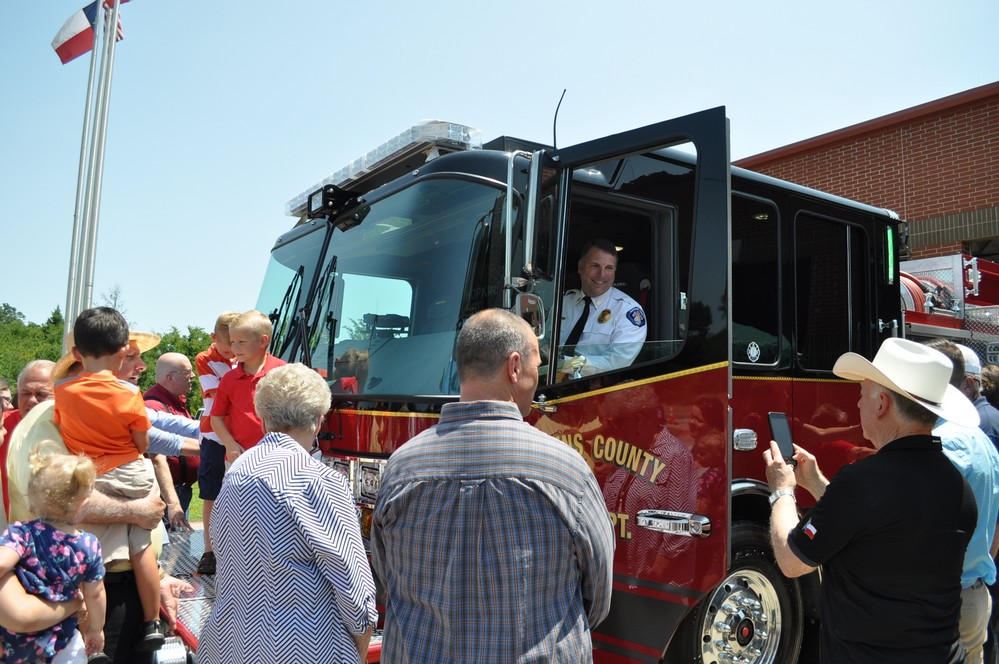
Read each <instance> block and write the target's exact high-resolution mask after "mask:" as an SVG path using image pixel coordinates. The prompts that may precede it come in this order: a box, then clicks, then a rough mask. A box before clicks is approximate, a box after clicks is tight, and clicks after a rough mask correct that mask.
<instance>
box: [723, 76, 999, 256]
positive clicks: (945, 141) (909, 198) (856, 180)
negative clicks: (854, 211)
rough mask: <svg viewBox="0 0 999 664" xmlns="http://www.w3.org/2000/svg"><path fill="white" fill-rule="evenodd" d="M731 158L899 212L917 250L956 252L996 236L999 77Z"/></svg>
mask: <svg viewBox="0 0 999 664" xmlns="http://www.w3.org/2000/svg"><path fill="white" fill-rule="evenodd" d="M736 165H739V166H744V167H746V168H750V169H752V170H755V171H759V172H761V173H766V174H768V175H772V176H775V177H778V178H781V179H784V180H789V181H791V182H796V183H798V184H802V185H805V186H808V187H813V188H815V189H820V190H823V191H827V192H829V193H832V194H837V195H839V196H844V197H846V198H851V199H854V200H858V201H861V202H864V203H868V204H870V205H874V206H877V207H885V208H889V209H891V210H894V211H896V212H898V213H899V215H900V216H901V217H902V219H905V220H907V221H909V222H910V238H911V245H912V248H913V256H914V257H926V256H934V255H944V254H946V253H955V252H956V251H960V250H961V246H962V245H961V242H962V241H963V240H972V239H981V238H989V237H995V236H999V83H994V84H991V85H988V86H983V87H982V88H976V89H975V90H972V91H968V92H967V93H961V94H959V95H954V96H953V97H948V98H945V99H943V100H938V101H937V102H930V103H929V104H924V105H923V106H919V107H916V108H914V109H909V110H907V111H901V112H899V113H896V114H893V115H891V116H886V117H885V118H881V119H878V120H872V121H870V122H867V123H863V124H860V125H856V126H855V127H850V128H847V129H844V130H840V131H838V132H833V133H831V134H827V135H825V136H823V137H817V138H815V139H810V140H808V141H802V142H801V143H798V144H795V145H792V146H788V147H787V148H780V149H777V150H774V151H772V152H769V153H764V154H762V155H758V156H756V157H749V158H747V159H744V160H741V161H738V162H736ZM921 220H925V223H924V225H923V228H922V229H921V228H920V223H919V222H920V221H921ZM937 252H941V253H937ZM917 253H918V256H917Z"/></svg>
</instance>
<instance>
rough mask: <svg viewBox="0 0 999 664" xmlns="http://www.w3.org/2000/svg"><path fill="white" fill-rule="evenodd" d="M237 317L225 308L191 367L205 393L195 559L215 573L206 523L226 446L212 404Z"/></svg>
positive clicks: (205, 571) (229, 353)
mask: <svg viewBox="0 0 999 664" xmlns="http://www.w3.org/2000/svg"><path fill="white" fill-rule="evenodd" d="M237 318H239V314H238V313H237V312H235V311H225V312H222V313H221V314H219V317H218V318H217V319H216V320H215V331H214V332H212V345H211V346H210V347H209V348H208V350H204V351H201V352H200V353H198V356H197V357H196V358H194V368H195V371H197V372H198V382H199V383H201V394H202V395H203V396H204V402H205V404H204V414H202V416H201V459H200V464H199V465H198V493H199V495H200V496H201V500H202V501H204V512H203V517H202V518H203V520H204V522H205V553H204V554H203V555H202V556H201V560H199V561H198V574H214V573H215V552H214V551H212V540H211V538H210V537H209V536H208V523H209V522H210V521H211V518H212V506H213V505H215V499H216V498H218V496H219V491H220V490H221V489H222V476H223V475H224V474H225V446H224V445H223V444H222V443H221V442H220V441H219V439H218V437H217V436H216V435H215V432H214V431H213V430H212V422H211V419H212V417H211V413H212V403H214V401H215V392H216V391H217V390H218V387H219V382H220V381H221V380H222V377H223V376H224V375H226V374H227V373H229V370H230V369H232V361H233V355H232V346H230V345H229V326H230V325H231V324H232V322H233V321H235V320H236V319H237Z"/></svg>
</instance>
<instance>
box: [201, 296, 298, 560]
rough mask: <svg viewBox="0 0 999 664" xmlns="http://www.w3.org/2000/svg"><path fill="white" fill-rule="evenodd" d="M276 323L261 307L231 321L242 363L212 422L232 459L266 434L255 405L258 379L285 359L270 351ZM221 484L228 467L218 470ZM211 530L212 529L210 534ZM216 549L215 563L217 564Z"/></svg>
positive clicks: (218, 399)
mask: <svg viewBox="0 0 999 664" xmlns="http://www.w3.org/2000/svg"><path fill="white" fill-rule="evenodd" d="M271 334H273V326H272V325H271V321H270V319H268V318H267V316H265V315H263V314H262V313H260V312H259V311H247V312H246V313H244V314H240V315H239V317H237V318H236V319H235V320H234V321H233V322H232V323H231V324H230V325H229V343H230V345H231V347H232V354H233V356H234V357H235V359H236V360H237V361H238V364H237V365H236V366H235V367H233V368H232V370H231V371H229V372H228V373H226V374H225V375H224V376H222V380H220V381H219V387H218V390H217V391H216V392H215V399H214V400H213V401H212V410H211V423H212V429H213V430H214V431H215V435H216V436H218V439H219V440H220V441H222V444H223V445H224V446H225V453H226V454H225V460H226V461H228V462H229V463H232V462H233V461H235V460H236V458H237V457H238V456H239V455H240V454H242V453H243V451H244V450H248V449H250V448H251V447H253V446H254V445H256V444H257V443H258V442H260V439H261V438H263V437H264V426H263V423H261V421H260V420H259V419H258V418H257V412H256V410H255V409H254V407H253V395H254V393H255V392H256V388H257V383H258V382H259V381H260V379H261V378H263V377H264V375H265V374H266V373H267V372H268V371H270V370H271V369H274V368H276V367H280V366H282V365H284V364H285V361H284V360H282V359H279V358H277V357H274V356H273V355H271V354H270V353H268V352H267V346H268V344H270V341H271ZM215 472H216V473H217V474H218V482H219V486H221V485H222V475H223V474H225V468H224V467H223V468H220V469H218V470H216V471H215ZM203 518H204V522H205V531H206V532H207V531H208V530H209V525H210V523H209V514H208V513H205V515H204V517H203ZM210 536H211V534H210V533H209V537H210ZM214 557H215V554H214V552H213V553H212V561H211V562H212V567H214Z"/></svg>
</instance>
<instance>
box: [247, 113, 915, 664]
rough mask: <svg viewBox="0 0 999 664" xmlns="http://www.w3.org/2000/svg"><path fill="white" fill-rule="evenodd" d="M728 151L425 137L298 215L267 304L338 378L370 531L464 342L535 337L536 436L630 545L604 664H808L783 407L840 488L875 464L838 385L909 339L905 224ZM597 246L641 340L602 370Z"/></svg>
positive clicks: (723, 133) (323, 440)
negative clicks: (786, 530)
mask: <svg viewBox="0 0 999 664" xmlns="http://www.w3.org/2000/svg"><path fill="white" fill-rule="evenodd" d="M728 145H729V143H728V120H727V119H726V117H725V112H724V109H723V108H716V109H712V110H708V111H704V112H701V113H695V114H692V115H689V116H686V117H682V118H678V119H675V120H670V121H666V122H662V123H659V124H655V125H651V126H648V127H644V128H641V129H637V130H634V131H629V132H625V133H621V134H617V135H613V136H607V137H604V138H600V139H598V140H595V141H591V142H588V143H584V144H581V145H575V146H572V147H566V148H558V149H555V148H549V147H546V146H541V145H538V144H533V143H528V142H526V141H520V140H517V139H511V138H506V137H503V138H499V139H496V140H494V141H491V142H489V143H487V144H485V145H482V144H481V139H480V137H479V134H478V132H476V131H475V130H472V129H470V128H468V127H464V126H461V125H454V124H450V123H444V122H428V123H423V124H421V125H417V126H416V127H414V128H412V129H410V130H407V132H404V133H403V134H402V135H400V136H399V137H397V138H396V139H394V140H393V141H391V142H390V143H388V144H386V145H385V146H382V147H381V148H379V149H378V150H375V151H373V152H372V153H369V154H368V155H365V156H364V157H362V158H361V159H359V160H357V161H355V162H353V163H352V164H350V165H348V167H346V168H345V169H343V170H341V171H340V172H337V173H334V174H332V175H331V176H330V177H329V178H327V180H325V181H323V182H321V183H319V184H317V185H316V186H314V187H312V188H310V189H309V190H306V191H305V192H303V193H302V194H301V195H300V196H299V197H296V198H295V199H292V201H290V202H289V205H288V212H289V214H291V215H292V216H295V217H296V218H297V221H296V223H295V226H294V227H293V228H292V229H291V230H290V231H288V232H286V233H285V234H284V235H282V236H281V237H280V238H279V239H278V241H277V243H276V244H275V246H274V249H273V251H272V254H271V260H270V265H269V268H268V270H267V274H266V276H265V280H264V284H263V287H262V290H261V294H260V299H259V301H258V305H257V308H258V309H259V310H260V311H263V312H265V313H267V314H269V315H270V316H271V318H272V320H273V322H274V326H275V332H274V338H273V341H272V347H271V350H272V352H273V353H274V354H275V355H278V356H280V357H282V358H284V359H286V360H288V361H301V362H305V363H307V364H308V365H309V366H312V367H314V368H315V369H316V370H317V371H319V372H320V373H321V374H322V375H324V376H326V377H327V379H328V380H329V381H330V384H331V386H332V388H333V391H334V393H335V394H334V403H333V409H332V411H331V413H330V415H329V417H328V419H327V422H326V424H325V426H324V428H323V431H322V433H321V435H320V446H321V448H322V455H323V458H324V460H325V461H326V462H327V463H329V464H330V465H332V466H334V467H336V468H338V469H340V470H341V471H342V472H344V473H345V474H346V475H347V477H348V478H349V479H350V481H351V482H352V484H353V486H354V489H355V495H356V498H357V502H358V505H359V506H360V508H361V512H362V532H364V533H365V535H367V534H368V533H369V532H370V516H371V509H372V507H373V505H374V503H375V501H376V500H377V491H378V481H379V475H380V472H381V468H382V467H383V466H384V463H385V461H386V459H387V458H388V457H389V456H390V455H391V454H392V452H393V451H394V450H396V449H398V448H399V447H400V446H401V445H403V444H405V442H406V441H407V440H408V439H409V438H411V437H412V436H413V435H415V434H416V433H418V432H420V431H422V430H423V429H425V428H427V427H430V426H433V425H434V423H435V421H436V419H437V416H438V412H439V409H440V406H441V405H442V404H443V403H446V402H448V401H453V400H456V399H457V398H458V384H457V378H456V372H455V368H454V360H453V351H454V345H455V339H456V337H457V334H458V331H459V330H460V329H461V326H462V322H463V321H464V320H465V319H467V318H468V317H469V316H470V315H472V314H473V313H475V312H477V311H480V310H482V309H485V308H488V307H504V308H508V309H513V310H515V311H517V312H519V313H520V314H521V315H523V316H524V317H525V319H527V320H528V321H529V322H530V323H531V324H532V325H533V326H534V328H535V331H536V333H537V335H538V338H539V343H540V346H541V348H542V355H543V359H544V364H543V366H542V369H541V380H540V384H539V387H538V392H537V397H536V403H535V412H534V413H533V415H532V417H531V418H530V422H531V423H532V424H533V425H534V426H537V427H538V428H539V429H541V430H542V431H545V432H547V433H549V434H550V435H552V436H554V437H556V438H559V439H560V440H562V441H564V442H565V444H566V445H569V446H571V447H572V448H573V449H575V450H576V451H577V452H578V453H579V454H581V455H582V456H583V457H584V458H585V459H586V460H587V462H588V463H589V464H590V466H591V467H592V468H593V472H594V474H595V475H596V477H597V478H598V480H599V482H600V485H601V487H602V489H603V492H604V497H605V500H606V503H607V509H608V513H609V515H610V518H611V519H612V521H613V524H614V529H615V533H616V536H617V550H616V554H615V568H614V596H613V602H612V609H611V613H610V616H609V617H608V618H607V620H605V621H604V622H603V623H602V624H601V625H600V626H599V627H598V628H597V630H596V632H595V633H594V635H593V641H594V648H595V650H594V657H595V660H596V661H598V662H657V661H661V660H663V658H667V657H668V660H669V661H703V662H723V661H730V662H754V663H764V662H784V663H792V662H796V661H797V659H798V654H799V651H800V649H801V644H802V635H803V632H804V627H805V624H806V622H807V621H808V620H810V619H812V618H814V617H815V588H816V585H817V583H818V582H817V579H815V578H814V577H815V576H816V575H814V574H813V575H810V576H809V577H805V578H803V579H795V580H789V579H787V578H785V577H783V576H782V575H781V573H780V572H779V570H778V569H777V567H776V565H775V564H774V562H773V557H772V554H771V551H770V546H769V539H768V535H767V523H768V519H769V506H768V502H767V496H768V493H769V492H768V489H767V485H766V481H765V478H764V473H763V460H762V451H763V449H764V446H765V445H767V444H768V442H769V440H770V438H771V434H770V430H769V425H768V424H767V413H768V412H770V411H782V412H786V413H788V414H789V416H790V419H791V422H792V431H793V434H794V437H795V441H796V442H797V443H799V444H801V445H803V446H805V447H806V448H807V449H809V450H810V451H812V452H813V453H815V454H816V455H817V456H818V457H819V462H820V465H821V467H822V468H823V469H824V470H825V472H826V473H827V474H832V473H833V472H834V471H835V469H836V468H838V467H840V466H842V465H844V464H846V463H849V462H851V461H852V460H855V459H857V458H860V457H861V456H864V455H867V454H870V453H871V452H872V450H871V448H870V446H869V445H867V444H866V443H865V441H863V440H862V436H861V434H860V427H859V418H858V415H857V411H856V406H855V404H856V399H857V395H858V393H859V391H858V388H857V386H856V385H855V384H851V383H849V382H845V381H841V380H839V379H836V378H835V377H834V376H833V375H832V373H831V368H832V365H833V362H834V361H835V359H836V358H837V357H838V356H839V355H840V354H841V353H843V352H845V351H854V352H857V353H860V354H863V355H865V356H868V357H871V356H873V354H874V352H875V351H876V349H877V347H878V345H879V344H880V342H881V341H882V340H883V339H884V338H886V337H888V336H891V335H896V334H900V333H901V330H902V327H903V322H902V315H901V302H900V298H899V265H898V256H899V243H900V240H899V238H900V234H899V226H900V222H899V220H898V218H897V216H896V215H894V214H892V213H890V212H888V211H885V210H882V209H878V208H874V207H870V206H867V205H863V204H860V203H856V202H852V201H847V200H844V199H841V198H837V197H834V196H830V195H827V194H823V193H820V192H817V191H813V190H809V189H806V188H804V187H799V186H796V185H793V184H790V183H787V182H783V181H779V180H776V179H773V178H770V177H766V176H763V175H759V174H755V173H752V172H749V171H745V170H741V169H738V168H733V167H731V165H730V161H729V147H728ZM594 238H606V239H608V240H610V241H611V242H613V243H614V244H615V245H616V247H617V248H618V256H619V258H618V264H617V274H616V281H615V286H616V287H617V288H618V289H620V290H621V291H623V292H625V293H627V294H628V295H630V296H631V297H632V298H634V299H635V301H636V302H638V303H639V304H640V306H641V307H642V309H643V311H644V318H645V320H646V321H647V328H648V329H647V335H646V339H645V342H644V343H642V344H641V347H640V348H637V352H636V353H635V355H634V360H633V361H631V362H626V363H624V364H623V365H617V366H616V368H612V369H606V368H601V365H600V363H599V362H597V361H595V359H596V358H597V357H598V356H599V354H600V353H601V352H606V350H607V349H606V348H603V349H601V348H584V347H582V346H580V347H577V348H571V347H566V346H562V345H560V338H562V339H564V337H565V330H563V327H564V326H565V324H566V323H565V321H563V319H562V296H563V294H564V293H565V292H566V291H567V290H569V289H572V288H576V287H578V284H579V281H578V275H577V260H578V258H579V253H580V249H581V248H582V247H583V245H584V243H586V242H587V241H588V240H591V239H594ZM568 323H569V324H571V323H572V321H568ZM798 499H799V502H800V503H801V504H803V505H807V504H808V503H807V501H808V496H806V495H802V493H801V492H799V495H798ZM514 518H515V517H514ZM365 528H367V530H365Z"/></svg>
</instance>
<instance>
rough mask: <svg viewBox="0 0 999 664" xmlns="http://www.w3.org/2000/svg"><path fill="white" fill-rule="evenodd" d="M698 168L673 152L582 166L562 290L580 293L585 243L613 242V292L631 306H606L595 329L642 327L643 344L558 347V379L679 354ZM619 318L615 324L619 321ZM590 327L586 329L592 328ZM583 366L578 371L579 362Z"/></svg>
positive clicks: (599, 341) (625, 341)
mask: <svg viewBox="0 0 999 664" xmlns="http://www.w3.org/2000/svg"><path fill="white" fill-rule="evenodd" d="M693 181H694V178H693V168H692V167H691V166H690V165H689V163H688V162H687V161H686V160H685V159H683V158H682V156H681V155H680V153H678V152H675V151H673V150H659V151H656V152H650V153H646V154H638V155H630V156H626V157H622V158H615V159H611V160H607V161H602V162H599V163H594V164H589V165H585V166H582V167H580V168H577V169H576V170H575V171H574V173H573V178H572V189H571V193H570V197H569V208H568V223H567V227H566V228H567V233H566V243H565V253H564V256H565V258H564V265H565V273H564V277H563V281H564V284H565V287H564V289H563V290H564V291H566V292H567V291H570V290H574V289H579V288H580V278H579V274H578V270H577V265H578V261H579V258H580V253H581V250H582V248H583V247H584V246H585V245H586V243H587V242H589V241H591V240H593V239H596V238H602V239H606V240H609V241H610V242H611V243H612V244H614V245H615V247H616V248H617V251H618V260H617V270H616V274H615V278H614V288H615V289H617V290H618V291H619V292H620V293H621V294H623V295H624V296H626V297H627V298H629V299H630V300H633V302H631V303H629V304H628V306H624V307H622V306H617V305H615V304H614V303H609V302H602V303H601V305H600V307H599V310H594V311H593V312H591V313H592V315H593V316H595V317H597V326H606V327H607V328H608V330H609V329H610V328H612V327H613V326H614V325H615V324H617V325H619V326H621V327H623V328H624V329H625V330H627V331H628V332H634V331H635V330H633V329H632V328H637V327H644V331H645V338H644V341H643V340H641V339H640V340H639V341H638V342H637V343H636V342H635V341H634V340H633V339H631V338H630V336H629V335H627V334H625V335H624V336H623V337H620V338H621V341H616V340H615V339H616V337H611V333H610V332H608V333H607V334H605V335H603V338H597V337H594V339H593V340H591V341H589V342H587V341H586V339H585V338H584V339H583V340H581V341H580V343H579V344H578V346H577V347H575V348H572V347H563V348H561V349H560V354H559V355H560V363H561V366H564V367H572V371H560V372H559V379H562V380H564V379H565V378H570V379H571V378H581V377H585V376H588V375H593V374H595V373H601V372H604V371H612V370H618V369H623V368H626V367H628V366H632V365H634V364H642V363H645V362H650V361H655V360H660V359H666V358H670V357H673V356H674V355H676V354H677V353H678V352H679V350H680V348H681V346H682V344H683V340H682V337H683V329H684V324H685V320H686V311H685V309H684V307H685V301H684V297H683V290H684V289H683V288H681V287H680V284H681V283H682V279H681V276H680V275H681V274H682V273H685V272H686V267H685V265H687V264H688V258H687V255H688V254H689V242H690V237H691V233H690V228H689V227H690V224H691V219H692V204H693V195H694V192H693ZM569 299H571V296H568V297H567V298H566V299H565V300H563V313H562V320H561V321H560V326H559V327H560V331H559V333H558V334H559V339H560V343H564V342H565V340H567V338H568V329H567V328H569V327H571V326H572V325H573V324H574V323H575V321H576V319H578V315H577V314H576V313H575V312H571V313H569V314H568V316H571V318H572V319H573V320H568V318H566V315H567V313H566V312H567V310H568V306H567V303H568V301H569ZM615 316H617V319H614V317H615ZM590 327H592V325H588V326H587V329H590ZM579 356H582V357H584V358H586V362H585V363H584V364H583V366H582V367H581V368H580V367H574V366H573V362H572V360H573V359H575V360H576V362H577V363H578V362H579V360H578V357H579Z"/></svg>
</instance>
